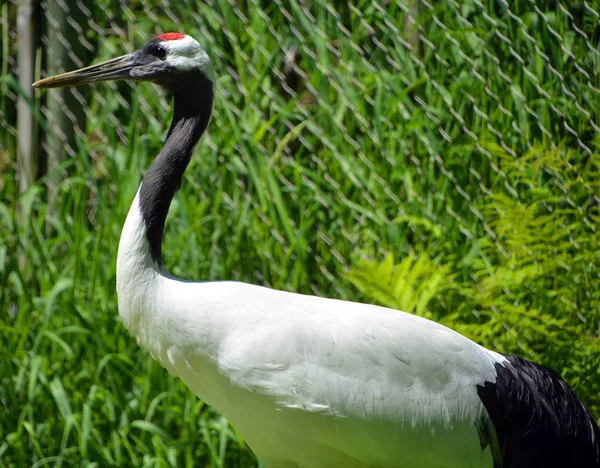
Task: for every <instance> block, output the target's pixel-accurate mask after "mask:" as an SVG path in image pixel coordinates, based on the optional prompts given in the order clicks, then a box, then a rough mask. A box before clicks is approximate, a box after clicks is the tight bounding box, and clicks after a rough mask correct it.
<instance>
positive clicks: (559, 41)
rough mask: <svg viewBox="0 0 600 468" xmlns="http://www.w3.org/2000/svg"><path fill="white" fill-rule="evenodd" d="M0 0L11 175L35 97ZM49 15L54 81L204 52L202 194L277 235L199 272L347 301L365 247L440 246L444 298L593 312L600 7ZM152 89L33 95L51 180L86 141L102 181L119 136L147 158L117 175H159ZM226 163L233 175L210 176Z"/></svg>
mask: <svg viewBox="0 0 600 468" xmlns="http://www.w3.org/2000/svg"><path fill="white" fill-rule="evenodd" d="M2 8H3V10H2V18H3V23H2V50H3V58H2V76H3V81H2V87H3V92H2V96H1V97H0V100H1V108H0V110H1V111H2V114H1V115H0V120H1V121H2V126H3V139H4V141H2V143H1V144H0V150H2V151H3V152H4V153H5V154H4V155H3V157H2V158H1V159H2V160H3V161H1V162H0V164H2V166H3V169H4V170H7V171H9V170H11V168H12V169H15V167H14V164H15V161H16V159H15V158H14V157H13V156H14V154H16V151H17V133H18V132H17V130H16V125H17V118H16V113H15V109H16V103H17V100H18V99H19V96H23V91H21V90H20V88H19V87H18V85H17V83H16V80H14V79H9V78H8V77H10V76H17V75H18V73H19V69H18V63H19V62H18V60H17V52H19V51H18V50H17V42H18V37H17V29H16V27H15V25H16V24H17V21H16V17H17V5H16V3H14V2H9V3H5V4H4V5H3V7H2ZM40 8H41V10H40V14H39V18H38V19H39V22H38V24H39V31H40V34H39V37H40V49H39V52H38V54H37V61H35V62H34V63H36V64H38V69H41V72H40V74H41V76H45V75H47V74H48V73H49V72H58V71H61V70H63V69H64V68H73V67H80V66H84V65H86V64H88V63H91V62H93V61H95V60H100V59H107V58H110V57H111V56H117V55H120V54H122V53H124V52H127V51H131V50H132V49H133V48H135V47H137V46H140V45H141V44H143V43H144V42H145V41H146V40H147V39H148V38H150V37H152V35H155V34H159V33H162V32H167V31H184V32H186V33H187V34H189V35H192V36H193V37H195V38H196V39H198V40H199V41H200V42H201V44H202V45H203V46H204V47H205V48H206V50H207V51H208V53H209V55H210V56H211V57H212V59H213V61H214V63H215V68H216V70H217V74H218V76H219V78H218V81H217V103H216V115H215V118H214V119H213V122H212V124H211V128H210V130H209V134H208V136H207V137H206V138H205V139H204V140H203V147H202V149H201V150H200V153H201V158H200V159H201V161H200V162H197V163H195V164H197V166H192V168H191V172H190V173H189V174H188V175H187V177H186V183H187V184H191V185H192V186H193V190H194V191H195V192H196V193H195V197H196V200H201V201H202V200H211V199H212V198H213V197H214V196H215V194H214V190H216V189H214V188H212V187H213V186H212V185H211V184H218V183H224V182H223V181H224V180H226V181H227V182H228V183H229V185H228V186H227V187H221V188H222V189H223V192H224V195H223V194H221V195H220V196H222V197H223V201H222V203H223V204H224V205H225V206H228V207H229V208H228V209H229V210H230V211H235V209H237V208H239V209H240V212H246V211H248V210H249V211H250V212H252V213H254V214H255V215H256V219H257V220H258V222H260V223H262V224H263V225H264V226H266V228H265V229H264V231H260V230H258V231H257V230H256V229H251V227H248V229H247V232H246V236H247V238H246V240H245V241H244V242H245V243H247V245H251V247H249V248H248V249H245V252H246V253H245V254H244V255H245V257H243V258H242V260H241V262H240V263H239V264H235V263H236V262H237V260H235V261H233V260H231V259H229V258H228V257H227V255H226V254H227V252H226V250H227V249H228V248H229V245H230V244H229V243H230V242H231V243H235V242H236V241H235V239H233V238H224V239H221V240H219V241H218V242H215V250H214V255H216V256H218V257H219V258H220V259H221V260H222V263H223V265H227V264H228V263H227V262H229V265H230V266H229V267H224V266H223V267H214V266H210V265H208V264H206V265H200V266H199V268H200V270H202V269H203V268H204V270H202V271H210V272H211V274H212V275H214V276H219V275H221V274H224V273H226V272H229V276H230V277H233V278H241V279H245V280H249V281H254V282H260V283H264V284H268V285H274V286H278V287H285V288H289V289H296V290H301V291H306V292H310V291H311V290H312V292H313V293H317V294H323V295H330V296H331V295H338V296H341V297H352V296H353V295H352V294H351V293H349V292H348V290H349V286H348V284H347V283H345V282H343V281H341V280H340V278H341V277H342V276H343V275H344V272H345V271H346V270H347V268H349V267H352V266H353V265H355V264H356V260H357V257H359V256H361V255H362V254H367V255H368V256H373V257H375V258H381V257H382V256H383V255H385V254H387V253H389V252H392V253H394V254H395V255H396V258H401V257H404V256H407V255H413V256H414V257H415V258H416V257H418V256H419V254H421V253H423V252H427V253H428V254H429V255H431V256H432V257H435V258H443V259H450V260H448V261H449V262H450V263H452V265H453V266H452V268H451V274H450V273H449V275H448V280H449V281H447V283H448V284H447V286H448V288H449V289H448V290H445V291H446V294H448V297H442V298H441V299H439V310H442V311H444V310H447V309H448V308H450V307H455V304H456V303H460V304H461V307H464V308H465V309H468V313H469V314H471V313H472V314H473V315H474V316H475V317H479V316H480V315H481V314H482V313H484V312H486V311H491V313H492V314H495V315H498V316H499V317H501V321H502V323H503V326H504V327H505V329H506V330H508V331H507V333H518V332H519V330H518V323H515V322H517V319H514V317H513V319H511V317H512V316H511V313H510V312H509V310H519V311H523V310H525V311H531V310H534V311H540V313H539V314H538V315H537V316H535V317H533V318H532V317H531V316H529V319H532V320H533V319H536V320H540V321H541V322H544V321H547V320H549V319H548V318H547V316H545V315H543V314H542V312H541V309H543V308H544V304H548V303H549V302H545V301H547V300H548V297H550V296H549V294H550V293H549V291H551V301H552V302H550V303H552V304H557V306H556V307H558V308H560V309H561V310H565V311H566V317H567V318H565V320H564V321H562V319H561V321H560V323H559V324H558V325H557V326H561V327H567V326H571V325H572V324H573V323H574V321H575V322H581V323H585V322H586V321H590V322H593V323H596V320H597V314H596V311H595V307H596V306H597V304H599V302H598V300H599V298H598V294H599V293H598V291H599V290H600V288H598V286H599V281H598V275H599V271H598V267H597V264H598V262H600V258H597V256H596V255H597V253H598V249H597V247H598V238H597V234H596V231H597V223H598V220H599V219H600V218H599V213H598V203H599V202H600V200H599V199H598V188H599V185H600V178H599V177H598V176H599V175H600V174H599V168H600V165H599V162H600V160H599V159H598V142H599V141H600V140H599V138H598V135H599V134H600V127H599V125H600V122H599V121H598V111H599V109H600V105H599V104H600V83H599V82H598V71H599V64H600V50H599V45H598V41H599V39H600V13H599V12H600V5H598V4H597V3H594V2H587V1H577V2H574V1H560V0H555V1H536V0H520V1H516V2H506V1H504V0H482V1H480V0H469V1H461V2H457V1H454V0H448V1H444V2H433V1H427V0H384V1H381V0H377V1H375V0H365V1H355V2H343V1H335V0H289V1H288V0H285V1H284V0H273V1H263V0H252V1H249V2H240V1H235V0H206V1H202V2H200V1H191V0H185V1H178V2H168V1H166V0H136V1H128V2H124V1H122V2H119V1H116V0H112V1H110V0H103V1H98V2H95V3H93V4H89V3H87V2H82V1H73V2H66V1H62V2H61V1H56V2H51V1H47V2H42V3H41V6H40ZM48 71H49V72H48ZM147 86H148V87H147V88H144V90H143V91H141V92H139V93H138V92H136V93H135V94H134V93H133V92H132V88H131V87H130V85H128V84H122V83H111V84H109V85H106V86H97V87H95V88H94V89H93V90H91V89H90V88H88V87H86V88H81V89H80V88H77V89H69V90H65V91H63V92H60V93H59V92H54V91H53V92H50V93H48V94H47V95H46V97H45V98H43V100H42V101H41V107H40V109H39V110H40V115H41V118H39V119H37V118H36V115H37V114H36V112H37V108H36V107H35V104H32V107H31V109H32V115H33V121H34V122H35V124H36V125H38V127H37V128H38V129H39V130H40V131H39V132H34V133H33V134H34V135H37V136H36V141H39V142H40V146H39V148H38V150H36V151H38V152H39V156H38V160H37V164H35V165H34V166H35V167H37V171H38V173H44V172H45V171H50V172H49V174H50V176H48V177H47V178H46V180H45V183H46V184H48V185H50V186H51V185H52V184H53V183H55V182H53V181H55V180H56V179H53V176H52V174H59V173H60V172H61V171H63V172H64V171H65V170H66V169H65V164H64V161H68V159H69V158H72V157H74V156H75V155H76V154H77V153H78V152H81V151H82V148H83V151H85V153H86V154H87V155H88V157H89V161H90V165H89V167H88V168H86V170H89V171H90V173H91V174H93V177H94V178H95V180H97V181H101V182H102V181H103V183H106V184H108V185H110V184H111V176H110V174H111V172H110V169H106V166H107V165H110V164H117V165H118V164H120V163H118V161H119V158H120V157H121V156H114V154H116V153H114V152H115V151H119V150H118V148H130V147H131V146H132V145H134V144H136V145H138V144H139V145H141V146H137V147H136V148H137V149H138V150H139V151H141V152H142V153H143V154H144V158H145V159H144V163H143V165H141V164H140V165H139V166H135V165H134V166H127V165H125V166H123V165H121V166H119V167H125V168H127V169H131V170H134V169H135V170H138V169H139V170H142V169H143V167H146V166H145V165H146V164H147V162H148V159H147V158H148V157H151V156H152V155H153V154H156V150H157V148H158V147H159V146H160V136H161V135H162V134H163V132H164V131H165V130H166V128H167V126H168V124H167V119H168V117H167V116H168V113H169V108H170V104H169V101H168V96H166V95H164V94H163V93H162V91H159V90H158V88H151V87H150V85H147ZM27 92H29V91H27ZM36 102H38V101H36ZM86 109H87V110H86ZM84 111H85V113H84ZM132 122H133V124H132ZM136 122H137V123H136ZM148 134H149V135H150V136H148ZM153 135H154V136H153ZM144 138H149V141H147V140H144ZM82 142H83V145H84V146H83V147H82V146H81V144H82ZM197 157H199V156H197ZM111 158H112V159H111ZM107 161H108V162H107ZM110 161H113V162H110ZM115 161H116V162H115ZM223 168H224V169H223ZM222 170H224V171H226V172H227V173H228V174H229V175H226V176H220V178H219V177H217V176H216V175H215V174H217V173H219V171H222ZM15 171H16V169H15ZM198 174H203V175H202V176H200V175H198ZM196 176H198V177H203V179H202V180H203V181H204V182H203V184H200V183H196V180H199V179H196ZM223 177H225V179H224V178H223ZM58 179H60V177H58ZM118 189H120V188H119V187H116V186H113V187H112V190H113V191H117V190H118ZM4 190H5V191H6V190H8V189H7V188H6V187H5V189H4ZM90 204H93V196H91V197H90ZM236 207H237V208H236ZM92 211H93V210H92ZM92 211H91V213H92ZM223 216H225V215H223ZM90 217H91V218H93V213H92V214H90ZM92 221H93V219H92ZM173 222H174V223H176V222H177V221H175V220H174V221H173ZM244 222H246V221H240V223H242V224H243V223H244ZM230 223H231V224H229V227H230V228H231V229H232V230H233V229H236V227H235V226H236V221H230ZM173 229H174V230H176V228H173ZM261 232H262V233H261ZM213 235H214V232H213ZM248 250H249V251H248ZM594 257H595V258H594ZM295 262H297V263H298V265H300V266H299V267H298V268H297V269H294V268H293V267H290V266H289V265H290V264H294V263H295ZM167 263H168V260H167ZM231 263H233V265H231ZM493 266H494V267H495V266H498V268H499V269H494V268H492V267H493ZM500 271H501V272H502V275H500V273H499V272H500ZM499 275H500V276H499ZM466 285H470V286H471V287H472V288H473V289H474V290H477V291H479V292H480V293H481V297H480V298H479V299H474V298H473V296H470V295H469V293H466V292H465V287H466ZM540 285H543V286H540ZM333 291H336V292H333ZM542 296H543V297H542ZM457 298H459V299H457ZM482 298H483V299H482ZM553 307H554V306H553ZM546 308H547V307H546ZM451 312H452V311H447V313H451ZM547 312H549V313H553V311H547ZM440 313H441V314H442V315H443V314H444V313H446V312H440ZM536 313H537V312H536ZM523 314H526V312H523ZM521 318H522V317H521ZM590 325H591V323H590ZM594 326H595V325H594ZM594 326H592V328H590V330H591V329H593V327H594ZM525 346H526V345H525Z"/></svg>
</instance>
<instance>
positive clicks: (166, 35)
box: [156, 32, 185, 41]
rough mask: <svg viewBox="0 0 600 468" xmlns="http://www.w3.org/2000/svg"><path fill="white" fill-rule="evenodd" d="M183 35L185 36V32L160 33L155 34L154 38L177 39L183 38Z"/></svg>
mask: <svg viewBox="0 0 600 468" xmlns="http://www.w3.org/2000/svg"><path fill="white" fill-rule="evenodd" d="M184 37H185V34H181V33H174V32H170V33H164V34H161V35H160V36H156V38H157V39H160V40H161V41H178V40H179V39H183V38H184Z"/></svg>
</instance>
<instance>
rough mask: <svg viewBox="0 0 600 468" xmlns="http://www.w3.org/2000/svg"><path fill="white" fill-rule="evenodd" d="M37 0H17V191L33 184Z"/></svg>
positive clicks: (23, 190)
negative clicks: (20, 91) (18, 93)
mask: <svg viewBox="0 0 600 468" xmlns="http://www.w3.org/2000/svg"><path fill="white" fill-rule="evenodd" d="M36 19H37V15H36V0H19V3H18V6H17V36H18V42H17V43H18V47H19V52H18V67H19V86H20V87H21V90H22V92H23V94H21V95H19V98H18V101H17V177H18V180H19V191H20V192H21V193H22V192H25V191H26V190H27V189H28V188H29V187H30V186H31V184H32V182H33V179H34V171H35V145H34V141H33V139H34V123H33V89H32V88H31V84H32V83H33V81H34V71H35V50H36V43H37V24H36Z"/></svg>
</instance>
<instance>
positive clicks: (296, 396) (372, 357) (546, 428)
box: [34, 33, 600, 468]
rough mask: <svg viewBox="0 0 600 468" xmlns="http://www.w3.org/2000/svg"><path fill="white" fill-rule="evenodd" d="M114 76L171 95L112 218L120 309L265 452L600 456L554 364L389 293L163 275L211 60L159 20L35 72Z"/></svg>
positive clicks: (200, 125)
mask: <svg viewBox="0 0 600 468" xmlns="http://www.w3.org/2000/svg"><path fill="white" fill-rule="evenodd" d="M114 79H134V80H148V81H153V82H156V83H159V84H161V85H163V86H165V87H167V88H168V89H170V90H171V92H172V93H173V96H174V113H173V121H172V123H171V127H170V129H169V132H168V135H167V139H166V141H165V144H164V146H163V148H162V150H161V152H160V154H159V155H158V156H157V157H156V159H155V160H154V162H153V164H152V166H151V167H150V168H149V169H148V171H147V172H146V174H145V176H144V179H143V182H142V185H141V186H140V189H139V191H138V193H137V195H136V198H135V200H134V202H133V204H132V206H131V208H130V211H129V214H128V216H127V220H126V222H125V226H124V228H123V232H122V234H121V241H120V243H119V252H118V258H117V293H118V297H119V312H120V314H121V317H122V320H123V324H124V325H125V326H126V327H127V329H128V330H129V331H130V332H131V333H132V334H133V335H134V336H135V337H136V338H137V340H138V342H139V343H140V344H141V345H142V346H143V347H144V348H146V349H148V350H149V351H150V353H151V354H152V356H153V357H154V358H155V359H156V360H158V361H159V362H160V363H161V364H162V365H163V366H164V367H165V368H166V369H167V370H169V372H171V373H172V374H174V375H176V376H178V377H180V378H181V379H182V380H183V381H184V382H185V383H186V384H187V385H188V386H189V387H190V388H191V389H192V390H193V391H194V392H195V393H196V394H197V395H198V396H199V397H200V398H202V399H203V400H205V401H206V402H207V403H209V404H211V405H213V406H215V407H216V408H217V409H218V410H220V411H221V412H222V413H223V414H224V415H225V416H227V417H228V418H229V420H230V421H231V422H232V423H233V425H234V426H235V427H236V429H237V430H238V431H239V433H240V434H241V435H242V436H243V437H244V439H245V440H246V441H247V442H248V443H249V445H250V447H251V448H252V449H253V450H254V451H255V453H256V454H257V455H258V457H259V458H260V460H261V461H262V462H263V463H264V465H265V466H266V467H267V468H274V467H282V468H283V467H285V468H296V467H298V468H299V467H307V468H319V467H353V466H367V467H392V466H393V467H404V468H409V467H411V468H434V467H436V468H437V467H444V468H448V467H450V468H471V467H472V468H476V467H477V468H479V467H481V468H492V467H494V468H498V467H501V468H517V467H527V468H549V467H555V466H557V467H558V466H560V467H565V466H577V467H579V468H587V467H596V468H597V467H599V466H600V442H599V440H600V429H599V428H598V426H597V424H596V422H595V421H594V419H593V418H592V417H591V415H590V414H589V412H588V411H587V410H586V409H585V407H584V406H583V404H582V403H581V402H580V401H579V400H578V399H577V397H576V395H575V393H574V392H573V390H572V389H571V388H569V386H568V385H567V384H566V383H565V382H564V381H563V380H562V379H561V378H560V377H559V376H558V375H557V374H556V373H555V372H553V371H551V370H549V369H546V368H544V367H542V366H539V365H537V364H535V363H531V362H529V361H526V360H524V359H521V358H518V357H515V356H510V355H500V354H497V353H494V352H491V351H488V350H487V349H485V348H483V347H481V346H479V345H477V344H475V343H473V342H472V341H470V340H468V339H467V338H465V337H463V336H461V335H459V334H458V333H455V332H454V331H452V330H450V329H448V328H446V327H443V326H441V325H439V324H437V323H435V322H431V321H429V320H425V319H423V318H419V317H416V316H413V315H409V314H405V313H403V312H399V311H395V310H391V309H386V308H383V307H376V306H371V305H365V304H357V303H352V302H343V301H338V300H332V299H324V298H318V297H312V296H304V295H300V294H292V293H287V292H281V291H274V290H271V289H267V288H263V287H259V286H252V285H248V284H243V283H234V282H201V283H194V282H190V281H184V280H180V279H177V278H174V277H172V276H171V275H169V274H168V273H167V272H166V271H165V270H164V269H163V268H162V254H161V245H162V235H163V229H164V223H165V220H166V216H167V212H168V209H169V205H170V202H171V199H172V198H173V196H174V194H175V192H176V191H177V189H178V188H179V185H180V184H181V181H182V177H183V173H184V171H185V169H186V167H187V164H188V163H189V160H190V157H191V154H192V152H193V149H194V147H195V145H196V144H197V142H198V141H199V139H200V137H201V135H202V133H203V132H204V131H205V130H206V127H207V126H208V123H209V121H210V118H211V114H212V106H213V103H214V94H213V92H214V91H213V83H214V71H213V68H212V64H211V62H210V60H209V58H208V55H207V54H206V53H205V52H204V50H203V49H202V48H201V47H200V44H198V43H197V42H196V41H195V40H194V39H192V38H191V37H189V36H186V35H184V34H179V33H168V34H163V35H161V36H158V37H156V38H154V39H152V40H150V41H148V42H147V43H146V44H145V45H144V46H143V47H142V48H141V49H140V50H138V51H136V52H133V53H132V54H129V55H126V56H123V57H118V58H116V59H113V60H109V61H107V62H104V63H101V64H98V65H94V66H91V67H87V68H84V69H81V70H76V71H74V72H70V73H65V74H63V75H59V76H56V77H50V78H46V79H44V80H40V81H39V82H37V83H35V84H34V86H36V87H60V86H72V85H76V84H81V83H91V82H95V81H107V80H114Z"/></svg>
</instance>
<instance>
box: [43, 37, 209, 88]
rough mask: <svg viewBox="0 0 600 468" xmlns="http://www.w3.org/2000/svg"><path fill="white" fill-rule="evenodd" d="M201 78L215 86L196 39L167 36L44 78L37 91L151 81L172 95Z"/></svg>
mask: <svg viewBox="0 0 600 468" xmlns="http://www.w3.org/2000/svg"><path fill="white" fill-rule="evenodd" d="M198 75H203V76H204V77H205V78H208V79H209V80H210V82H211V83H214V78H215V73H214V69H213V66H212V63H211V61H210V58H209V57H208V55H207V54H206V52H205V51H204V49H202V47H201V46H200V44H199V43H198V42H197V41H196V40H195V39H194V38H192V37H190V36H187V35H185V34H180V33H166V34H161V35H160V36H156V37H154V38H153V39H151V40H150V41H148V42H146V44H144V45H143V47H141V48H140V49H138V50H136V51H135V52H132V53H131V54H127V55H123V56H121V57H117V58H114V59H111V60H108V61H106V62H102V63H99V64H96V65H92V66H90V67H86V68H81V69H79V70H75V71H71V72H68V73H63V74H60V75H56V76H51V77H48V78H44V79H42V80H39V81H36V82H35V83H33V85H32V86H33V87H34V88H63V87H67V86H77V85H80V84H86V83H96V82H98V81H113V80H136V81H151V82H153V83H157V84H159V85H162V86H165V87H167V88H169V89H171V90H172V91H177V90H178V89H179V88H181V87H183V86H185V85H186V82H187V81H188V80H190V79H194V77H198Z"/></svg>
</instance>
